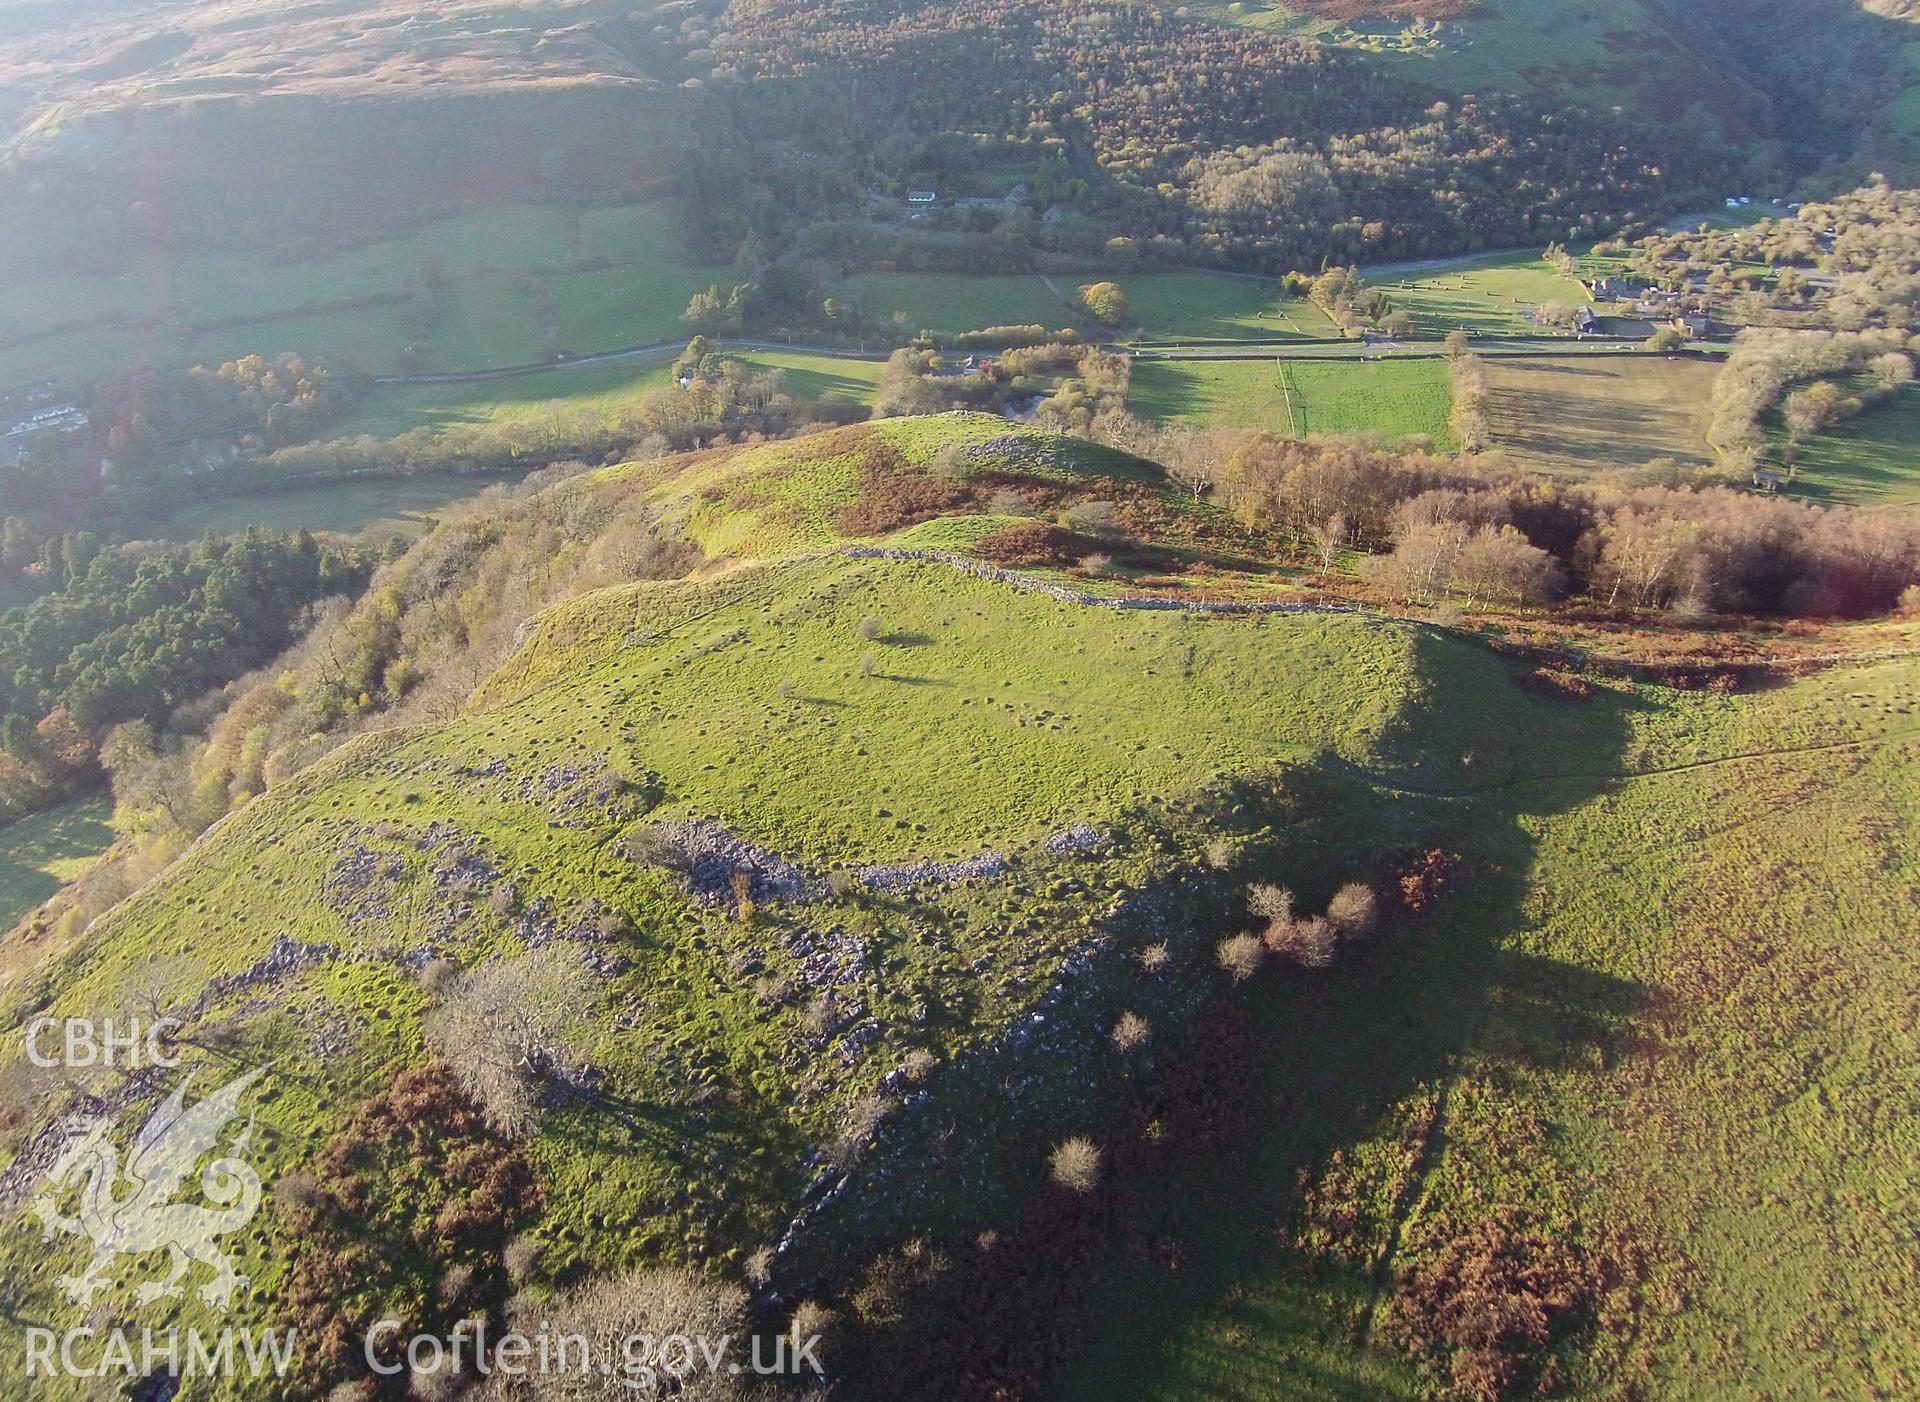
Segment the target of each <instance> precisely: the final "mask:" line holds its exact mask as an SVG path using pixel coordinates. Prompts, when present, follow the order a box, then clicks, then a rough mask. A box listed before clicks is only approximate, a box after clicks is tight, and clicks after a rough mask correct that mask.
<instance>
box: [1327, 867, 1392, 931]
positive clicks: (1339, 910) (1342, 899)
mask: <svg viewBox="0 0 1920 1402" xmlns="http://www.w3.org/2000/svg"><path fill="white" fill-rule="evenodd" d="M1379 914H1380V902H1379V900H1378V898H1377V897H1376V896H1375V895H1374V894H1373V887H1371V886H1369V885H1367V884H1366V883H1365V882H1364V881H1349V882H1348V883H1347V884H1346V885H1344V886H1342V887H1341V888H1340V889H1339V890H1338V891H1335V892H1334V893H1333V899H1332V900H1330V901H1328V902H1327V919H1328V920H1329V921H1330V922H1331V923H1332V925H1333V928H1334V929H1335V930H1336V931H1338V932H1339V935H1340V938H1341V939H1347V940H1351V939H1359V938H1360V937H1361V936H1362V935H1364V934H1366V933H1367V932H1369V931H1370V930H1372V929H1373V925H1374V922H1375V921H1376V920H1377V919H1378V918H1379Z"/></svg>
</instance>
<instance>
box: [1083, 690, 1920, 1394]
mask: <svg viewBox="0 0 1920 1402" xmlns="http://www.w3.org/2000/svg"><path fill="white" fill-rule="evenodd" d="M1435 682H1436V685H1437V687H1438V689H1439V693H1440V694H1442V695H1444V696H1446V697H1447V698H1448V704H1449V705H1450V706H1451V707H1453V708H1455V709H1457V710H1458V711H1460V712H1461V713H1462V714H1479V715H1481V716H1482V717H1483V718H1484V721H1485V723H1486V724H1487V725H1488V726H1489V727H1494V726H1499V727H1504V728H1507V729H1509V730H1510V733H1511V737H1512V743H1511V745H1510V746H1509V747H1508V748H1507V750H1506V753H1507V755H1508V756H1509V757H1510V758H1511V759H1512V760H1513V761H1514V762H1516V763H1518V764H1519V765H1520V770H1519V771H1518V772H1519V773H1520V774H1524V775H1525V777H1514V775H1513V774H1511V773H1509V774H1507V775H1506V776H1505V777H1503V778H1502V779H1500V780H1499V781H1498V782H1497V783H1495V782H1488V781H1486V780H1484V779H1475V778H1473V777H1471V776H1472V774H1473V772H1474V770H1473V769H1472V768H1463V769H1462V771H1461V773H1460V775H1459V777H1458V778H1457V779H1456V780H1455V781H1453V782H1450V783H1445V784H1438V785H1429V786H1425V787H1423V788H1421V789H1419V790H1417V791H1409V790H1407V789H1405V788H1401V789H1397V790H1395V791H1394V792H1393V793H1392V794H1391V795H1388V794H1385V793H1382V794H1380V795H1379V801H1378V803H1377V805H1376V806H1372V807H1369V805H1368V804H1367V802H1366V801H1365V800H1364V799H1362V798H1360V797H1358V796H1357V795H1356V794H1354V793H1353V792H1351V791H1350V790H1348V789H1347V788H1346V787H1345V786H1344V785H1335V786H1333V787H1331V788H1329V790H1328V791H1327V792H1326V794H1325V801H1326V803H1327V805H1328V806H1327V807H1326V808H1325V809H1323V810H1322V812H1323V816H1322V819H1321V821H1320V822H1319V823H1318V824H1316V825H1315V828H1314V830H1312V831H1308V832H1303V833H1301V834H1300V835H1299V846H1298V848H1297V849H1296V860H1295V861H1294V862H1293V866H1294V867H1295V868H1297V869H1299V870H1301V871H1302V872H1307V871H1314V870H1320V869H1325V868H1327V867H1333V868H1335V869H1338V867H1339V866H1340V865H1341V864H1342V863H1343V861H1350V860H1353V859H1354V858H1355V857H1357V855H1358V854H1359V853H1360V852H1362V851H1365V850H1367V849H1368V847H1369V846H1370V845H1372V844H1377V843H1379V842H1381V841H1383V840H1384V841H1386V842H1387V843H1389V844H1391V843H1392V842H1393V841H1394V840H1395V839H1396V838H1399V837H1400V835H1401V834H1402V833H1404V834H1405V837H1404V838H1401V840H1409V839H1410V840H1415V841H1418V840H1420V839H1418V838H1414V837H1413V834H1414V833H1415V832H1417V831H1427V832H1431V831H1436V830H1445V831H1446V832H1447V833H1448V836H1447V838H1446V839H1445V841H1446V844H1447V847H1448V849H1449V850H1451V851H1454V852H1457V853H1459V854H1461V855H1462V857H1463V859H1464V860H1465V861H1466V862H1467V864H1468V867H1469V869H1470V870H1472V871H1473V872H1474V876H1473V877H1472V878H1471V879H1470V884H1471V887H1472V889H1471V890H1470V891H1466V892H1463V893H1462V897H1461V900H1460V902H1459V904H1458V906H1457V907H1456V908H1455V909H1453V910H1450V911H1447V912H1444V913H1440V914H1436V915H1435V916H1434V917H1433V919H1432V920H1431V921H1430V922H1428V923H1425V924H1424V925H1423V926H1421V927H1418V928H1408V929H1402V930H1401V931H1399V932H1397V933H1396V934H1395V935H1394V936H1392V937H1390V938H1388V939H1385V940H1381V941H1378V942H1376V944H1375V946H1374V947H1373V948H1371V949H1369V950H1367V951H1366V952H1365V953H1364V954H1362V955H1360V956H1359V957H1357V958H1356V959H1355V961H1354V962H1353V964H1352V965H1351V966H1349V967H1342V968H1340V969H1338V970H1337V971H1335V972H1333V973H1332V975H1331V977H1327V976H1305V977H1303V976H1301V975H1298V974H1292V975H1289V974H1281V975H1278V976H1277V979H1276V986H1275V987H1274V988H1273V989H1271V990H1270V991H1266V992H1259V991H1256V993H1255V994H1254V995H1253V996H1252V997H1251V998H1250V999H1249V1000H1248V1003H1247V1007H1248V1011H1249V1013H1250V1014H1251V1016H1252V1018H1253V1019H1254V1021H1255V1024H1256V1027H1257V1034H1256V1035H1257V1038H1258V1041H1257V1047H1258V1055H1259V1064H1260V1066H1261V1067H1262V1070H1261V1073H1260V1074H1259V1076H1258V1077H1257V1079H1256V1084H1255V1088H1254V1091H1253V1093H1254V1094H1255V1095H1256V1096H1257V1097H1258V1103H1259V1105H1260V1107H1261V1108H1260V1110H1259V1112H1258V1114H1257V1121H1256V1122H1257V1124H1258V1126H1259V1128H1258V1130H1257V1131H1256V1134H1255V1142H1254V1148H1253V1151H1252V1154H1251V1156H1250V1157H1248V1158H1246V1159H1244V1160H1239V1161H1235V1162H1233V1163H1232V1164H1230V1165H1222V1166H1221V1167H1220V1168H1219V1169H1218V1170H1217V1171H1211V1172H1203V1173H1202V1174H1201V1175H1200V1176H1199V1177H1198V1178H1197V1179H1196V1180H1195V1181H1191V1182H1183V1183H1178V1184H1168V1185H1162V1186H1163V1188H1164V1191H1163V1192H1162V1193H1161V1194H1160V1195H1159V1196H1157V1197H1156V1198H1155V1199H1154V1200H1153V1206H1152V1207H1151V1208H1150V1209H1149V1210H1150V1212H1151V1218H1150V1220H1148V1221H1146V1222H1143V1223H1141V1224H1139V1235H1140V1236H1142V1237H1144V1238H1146V1239H1149V1240H1175V1241H1179V1242H1181V1243H1182V1244H1183V1245H1184V1246H1185V1248H1186V1250H1185V1253H1184V1260H1185V1262H1186V1266H1185V1268H1184V1269H1183V1270H1182V1271H1181V1272H1180V1273H1179V1274H1178V1275H1177V1276H1170V1275H1166V1274H1161V1273H1144V1274H1143V1273H1141V1272H1138V1271H1135V1272H1129V1273H1128V1274H1127V1276H1126V1279H1127V1282H1128V1289H1127V1290H1126V1291H1124V1292H1116V1294H1115V1296H1114V1298H1115V1299H1122V1298H1124V1300H1125V1303H1124V1304H1123V1305H1122V1306H1121V1307H1119V1308H1115V1309H1112V1310H1111V1311H1100V1310H1096V1311H1095V1312H1094V1314H1095V1317H1096V1318H1099V1319H1100V1320H1101V1324H1100V1326H1099V1342H1098V1344H1097V1346H1096V1348H1095V1351H1094V1354H1093V1356H1092V1358H1091V1359H1090V1360H1089V1361H1088V1363H1087V1365H1086V1366H1085V1367H1084V1368H1082V1369H1081V1370H1080V1372H1079V1373H1078V1374H1077V1376H1076V1378H1075V1380H1074V1384H1073V1386H1071V1387H1070V1388H1068V1389H1065V1390H1064V1391H1063V1393H1062V1395H1063V1396H1065V1397H1067V1398H1071V1399H1092V1398H1095V1397H1101V1396H1110V1395H1113V1390H1114V1389H1115V1388H1120V1387H1124V1390H1125V1392H1126V1395H1128V1396H1130V1397H1140V1398H1146V1399H1161V1398H1165V1399H1173V1398H1185V1397H1196V1396H1205V1397H1210V1398H1219V1399H1245V1400H1246V1402H1254V1399H1260V1398H1266V1397H1271V1396H1274V1395H1276V1389H1277V1390H1279V1391H1281V1392H1284V1395H1286V1396H1289V1397H1302V1398H1316V1399H1320V1398H1325V1399H1333V1398H1352V1399H1359V1398H1376V1397H1389V1398H1407V1399H1413V1398H1423V1397H1429V1396H1433V1395H1436V1393H1437V1392H1438V1393H1440V1394H1446V1384H1447V1383H1448V1381H1449V1380H1448V1379H1447V1378H1446V1377H1445V1376H1444V1374H1441V1375H1439V1376H1436V1375H1434V1374H1433V1373H1426V1374H1424V1375H1423V1374H1422V1372H1421V1371H1419V1370H1418V1369H1416V1368H1415V1367H1414V1366H1412V1363H1411V1361H1410V1360H1409V1359H1408V1358H1407V1357H1406V1355H1405V1354H1404V1352H1403V1351H1402V1349H1401V1347H1400V1346H1399V1344H1398V1342H1397V1340H1398V1338H1399V1337H1400V1336H1399V1335H1398V1334H1397V1333H1396V1330H1397V1328H1398V1324H1397V1320H1396V1315H1395V1304H1394V1295H1393V1292H1392V1291H1391V1290H1390V1289H1389V1288H1387V1287H1389V1286H1390V1285H1391V1284H1392V1282H1393V1281H1394V1280H1395V1279H1397V1278H1398V1277H1399V1276H1400V1275H1401V1274H1402V1273H1404V1272H1407V1271H1409V1270H1411V1269H1415V1268H1418V1267H1420V1266H1422V1265H1424V1264H1427V1263H1430V1262H1432V1261H1433V1260H1434V1259H1435V1258H1436V1256H1437V1254H1438V1253H1440V1252H1441V1251H1442V1250H1444V1244H1445V1243H1446V1242H1448V1241H1451V1240H1458V1239H1459V1238H1460V1237H1461V1236H1462V1235H1463V1234H1464V1233H1467V1232H1469V1231H1470V1230H1472V1229H1473V1228H1474V1226H1475V1225H1476V1224H1478V1223H1482V1222H1485V1221H1487V1220H1489V1219H1498V1220H1504V1221H1508V1222H1512V1223H1516V1224H1521V1225H1522V1227H1523V1228H1524V1229H1531V1230H1533V1231H1536V1232H1538V1233H1540V1234H1542V1236H1543V1237H1545V1238H1547V1239H1551V1240H1553V1241H1556V1242H1560V1243H1567V1244H1574V1245H1576V1246H1579V1248H1580V1249H1581V1250H1585V1251H1590V1252H1592V1253H1593V1257H1594V1259H1595V1260H1596V1261H1604V1262H1605V1263H1606V1264H1605V1265H1604V1266H1603V1267H1601V1269H1603V1270H1605V1271H1624V1272H1625V1275H1624V1277H1623V1276H1614V1277H1613V1279H1614V1280H1616V1281H1618V1282H1620V1284H1619V1287H1618V1288H1619V1292H1620V1293H1619V1294H1617V1295H1606V1294H1604V1292H1603V1295H1602V1298H1603V1299H1605V1300H1607V1301H1609V1302H1610V1303H1609V1304H1607V1305H1605V1306H1603V1309H1605V1310H1611V1309H1614V1308H1615V1306H1616V1304H1617V1306H1618V1308H1620V1309H1621V1310H1623V1311H1624V1313H1619V1314H1608V1315H1607V1316H1606V1318H1607V1321H1608V1323H1607V1326H1606V1327H1605V1328H1604V1329H1603V1330H1600V1331H1597V1332H1596V1331H1594V1330H1592V1329H1587V1330H1584V1331H1576V1332H1575V1334H1574V1335H1573V1340H1574V1342H1573V1344H1572V1346H1570V1347H1565V1348H1563V1349H1562V1350H1560V1351H1559V1352H1558V1353H1557V1354H1556V1355H1555V1357H1554V1358H1553V1360H1552V1364H1551V1366H1552V1367H1554V1368H1555V1370H1556V1371H1557V1373H1558V1375H1559V1378H1560V1389H1559V1390H1561V1391H1564V1392H1566V1393H1567V1394H1569V1395H1574V1396H1583V1395H1590V1394H1591V1393H1593V1391H1594V1390H1595V1389H1596V1388H1597V1389H1598V1391H1599V1392H1607V1391H1611V1390H1612V1388H1611V1386H1610V1384H1611V1385H1617V1384H1618V1382H1619V1380H1620V1379H1621V1378H1622V1377H1629V1376H1630V1377H1635V1378H1639V1379H1641V1380H1642V1381H1641V1382H1640V1383H1639V1384H1638V1386H1639V1388H1640V1390H1641V1391H1642V1392H1643V1393H1644V1395H1646V1396H1648V1397H1656V1398H1686V1397H1699V1396H1730V1395H1734V1394H1736V1393H1748V1392H1752V1393H1755V1394H1760V1393H1765V1394H1768V1395H1773V1396H1814V1395H1818V1394H1819V1393H1820V1392H1821V1391H1822V1390H1823V1389H1825V1388H1828V1387H1831V1386H1832V1385H1833V1384H1834V1383H1835V1382H1836V1381H1837V1380H1844V1389H1845V1390H1847V1391H1849V1392H1855V1393H1858V1394H1859V1395H1873V1394H1874V1393H1876V1392H1878V1393H1881V1394H1883V1395H1897V1394H1902V1393H1905V1392H1907V1391H1910V1390H1911V1388H1912V1386H1913V1383H1914V1380H1915V1376H1916V1373H1915V1370H1916V1368H1917V1367H1920V1350H1916V1348H1915V1341H1914V1338H1913V1334H1912V1332H1911V1330H1910V1329H1909V1328H1907V1327H1906V1325H1905V1324H1904V1323H1903V1322H1900V1320H1899V1319H1898V1318H1896V1316H1903V1310H1902V1307H1901V1306H1900V1305H1897V1304H1895V1302H1894V1301H1895V1298H1896V1297H1897V1298H1900V1299H1905V1298H1907V1294H1908V1292H1907V1290H1906V1287H1905V1286H1904V1285H1894V1286H1891V1287H1890V1286H1889V1284H1888V1282H1889V1281H1890V1280H1892V1281H1901V1280H1904V1279H1905V1276H1904V1271H1905V1269H1906V1267H1905V1263H1904V1260H1903V1256H1904V1246H1903V1243H1902V1241H1901V1239H1900V1236H1899V1233H1897V1232H1895V1231H1891V1230H1888V1227H1889V1226H1890V1224H1891V1223H1892V1222H1894V1221H1897V1220H1902V1219H1904V1218H1905V1217H1906V1216H1907V1215H1908V1214H1910V1213H1911V1212H1912V1211H1914V1210H1915V1207H1916V1205H1920V1178H1916V1175H1915V1174H1914V1173H1913V1172H1912V1171H1910V1169H1909V1167H1908V1166H1907V1164H1906V1163H1905V1162H1904V1157H1905V1156H1903V1155H1896V1156H1895V1157H1896V1158H1899V1159H1900V1160H1901V1162H1900V1163H1899V1164H1898V1165H1897V1166H1893V1167H1890V1161H1889V1159H1888V1158H1886V1157H1885V1154H1886V1152H1887V1148H1888V1145H1889V1144H1890V1143H1891V1142H1893V1141H1895V1140H1901V1139H1904V1137H1905V1136H1906V1135H1907V1133H1908V1132H1909V1130H1910V1127H1911V1124H1912V1122H1913V1116H1914V1114H1915V1112H1916V1109H1920V1076H1917V1075H1916V1072H1915V1070H1914V1067H1915V1065H1916V1064H1920V1061H1916V1052H1920V1046H1916V1042H1915V1036H1916V1034H1915V1031H1914V1028H1913V1025H1912V1020H1911V1018H1910V1017H1908V1016H1907V1015H1906V1012H1905V1009H1906V1006H1907V1004H1908V1003H1909V1002H1910V996H1911V989H1912V987H1913V982H1914V979H1915V978H1916V976H1920V953H1916V950H1915V948H1914V945H1913V942H1912V940H1911V939H1909V938H1907V937H1906V935H1905V933H1904V932H1905V931H1906V930H1908V929H1910V928H1911V926H1912V923H1913V920H1914V918H1915V899H1916V897H1915V890H1916V884H1915V883H1916V878H1917V877H1920V865H1917V864H1916V861H1915V858H1914V856H1913V853H1914V852H1915V850H1916V846H1915V839H1916V837H1920V800H1916V795H1917V794H1920V784H1916V782H1915V780H1916V768H1915V766H1916V764H1920V718H1917V717H1916V710H1917V708H1920V664H1916V663H1915V662H1914V661H1913V660H1912V659H1900V660H1895V661H1888V662H1883V663H1877V664H1866V665H1860V666H1854V667H1847V668H1842V669H1839V670H1836V671H1833V672H1829V673H1825V674H1822V675H1819V676H1815V677H1811V678H1807V679H1803V680H1800V681H1796V682H1793V683H1791V684H1790V685H1787V686H1785V687H1782V688H1779V689H1776V690H1771V691H1764V692H1760V693H1757V694H1752V695H1744V696H1735V697H1730V698H1703V697H1700V696H1698V695H1687V694H1684V693H1675V692H1669V691H1664V690H1662V689H1659V688H1648V687H1631V686H1625V685H1615V686H1610V687H1607V688H1604V689H1603V690H1602V691H1601V692H1600V693H1599V695H1598V697H1597V698H1596V699H1594V700H1592V701H1589V702H1585V703H1571V708H1572V709H1574V710H1576V711H1578V712H1581V713H1582V717H1581V722H1580V723H1579V724H1578V725H1577V726H1576V728H1575V729H1574V730H1572V731H1563V729H1562V727H1563V726H1565V725H1568V724H1572V723H1573V721H1572V719H1571V718H1569V717H1565V716H1560V717H1556V716H1555V715H1554V714H1553V710H1552V709H1551V708H1549V709H1547V710H1543V711H1539V712H1536V713H1534V714H1532V715H1530V716H1527V717H1526V718H1524V719H1523V718H1522V717H1521V716H1520V715H1519V714H1518V713H1516V712H1513V711H1510V710H1509V709H1508V707H1507V705H1505V704H1503V703H1502V702H1500V701H1499V699H1498V693H1497V690H1496V691H1495V692H1488V691H1487V690H1485V689H1484V687H1483V686H1480V685H1476V684H1474V683H1472V682H1471V681H1470V680H1469V678H1468V677H1467V676H1466V675H1464V674H1458V675H1455V676H1453V677H1452V678H1451V679H1450V680H1442V679H1441V678H1439V677H1438V676H1436V678H1435ZM1558 705H1559V706H1560V707H1561V708H1562V709H1567V708H1569V706H1570V703H1566V702H1561V703H1558ZM1525 709H1527V708H1524V707H1523V708H1522V710H1525ZM1486 743H1487V742H1486V741H1484V740H1483V741H1469V742H1467V743H1466V744H1465V745H1463V765H1464V763H1465V761H1466V760H1468V759H1477V760H1478V761H1480V762H1484V761H1485V759H1486V756H1487V750H1486V749H1485V747H1484V746H1485V744H1486ZM1336 814H1345V815H1347V816H1345V817H1341V816H1336ZM1362 1008H1364V1010H1365V1011H1364V1014H1362V1012H1361V1009H1362ZM1868 1028H1871V1029H1873V1031H1872V1032H1868V1031H1867V1030H1866V1029H1868ZM1389 1046H1390V1047H1391V1050H1387V1048H1388V1047H1389ZM1874 1145H1878V1146H1879V1147H1878V1149H1877V1150H1876V1149H1875V1148H1874V1147H1872V1146H1874ZM1249 1224H1256V1226H1255V1228H1254V1229H1253V1230H1249ZM1629 1296H1631V1298H1632V1299H1633V1300H1636V1301H1638V1302H1639V1303H1638V1304H1637V1305H1636V1304H1629V1303H1628V1298H1629ZM1681 1300H1684V1301H1685V1305H1684V1307H1681V1306H1680V1304H1679V1302H1680V1301H1681ZM1149 1321H1150V1322H1151V1323H1150V1324H1149ZM1815 1339H1818V1340H1819V1342H1818V1343H1817V1344H1815V1343H1814V1342H1812V1341H1813V1340H1815ZM1446 1395H1450V1394H1446Z"/></svg>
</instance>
